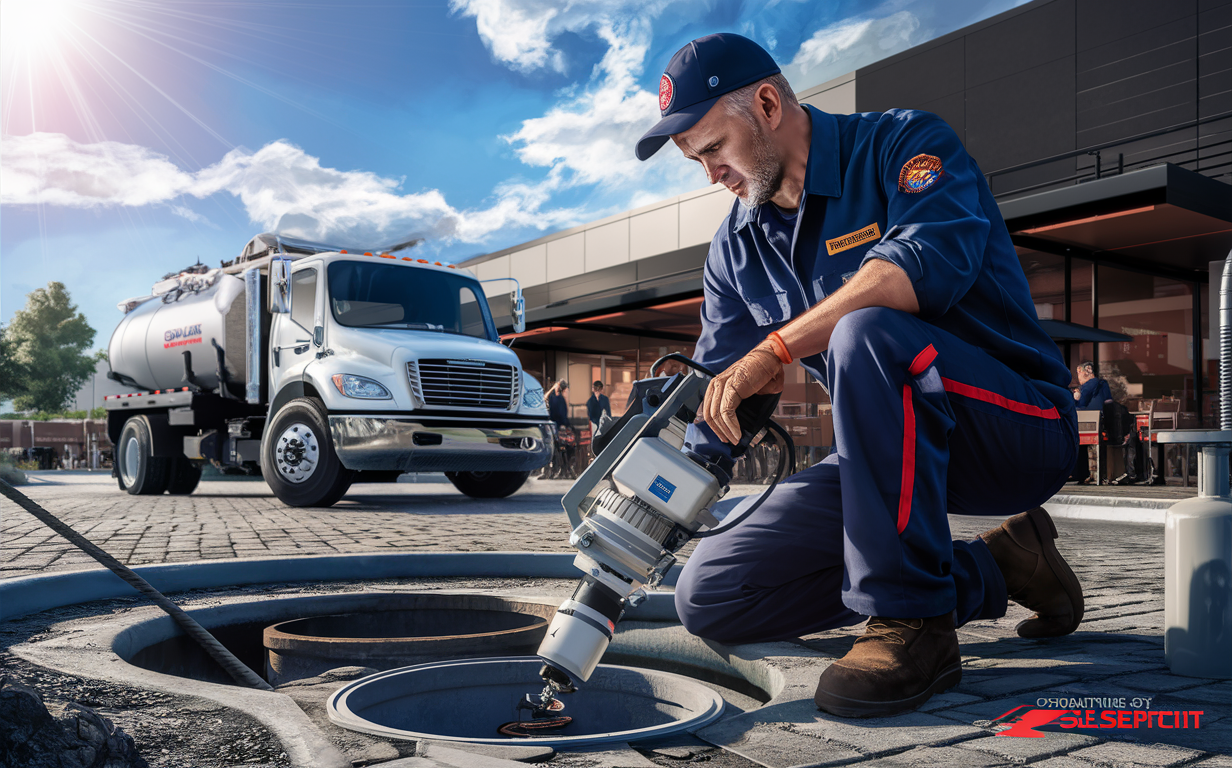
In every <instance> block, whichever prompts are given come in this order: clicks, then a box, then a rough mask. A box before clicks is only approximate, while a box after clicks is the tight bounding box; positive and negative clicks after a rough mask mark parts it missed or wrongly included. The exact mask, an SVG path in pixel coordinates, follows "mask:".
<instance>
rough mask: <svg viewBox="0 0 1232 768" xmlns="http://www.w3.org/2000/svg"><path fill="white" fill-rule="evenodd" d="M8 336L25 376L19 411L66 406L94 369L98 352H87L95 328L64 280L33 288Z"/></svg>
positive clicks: (18, 397)
mask: <svg viewBox="0 0 1232 768" xmlns="http://www.w3.org/2000/svg"><path fill="white" fill-rule="evenodd" d="M5 336H6V342H8V343H11V344H12V350H13V355H12V358H13V361H14V362H15V363H16V365H18V366H20V367H21V369H22V373H23V374H24V377H25V381H24V382H22V383H23V384H24V387H25V391H24V392H22V393H21V394H18V395H16V396H15V397H14V398H13V404H14V405H15V406H16V407H17V408H18V409H19V410H23V411H31V410H33V411H61V410H64V406H65V405H66V404H67V403H68V401H69V400H70V399H72V397H73V395H74V394H76V393H77V390H78V389H80V388H81V385H82V384H84V383H85V381H86V379H88V378H90V374H91V373H93V372H94V364H95V360H96V356H95V355H90V354H87V353H86V350H88V349H89V348H90V345H92V344H93V343H94V329H93V328H91V327H90V324H89V323H87V322H86V318H85V315H83V314H81V313H80V312H78V311H77V306H76V305H75V304H73V303H72V301H71V300H70V299H69V296H68V291H67V290H65V288H64V284H63V283H57V282H50V283H48V284H47V287H46V288H39V289H37V290H35V291H32V292H31V293H30V294H29V295H28V296H27V297H26V308H25V309H22V310H19V311H18V312H17V313H16V314H14V315H13V322H11V323H10V324H9V327H8V331H7V332H6V333H5Z"/></svg>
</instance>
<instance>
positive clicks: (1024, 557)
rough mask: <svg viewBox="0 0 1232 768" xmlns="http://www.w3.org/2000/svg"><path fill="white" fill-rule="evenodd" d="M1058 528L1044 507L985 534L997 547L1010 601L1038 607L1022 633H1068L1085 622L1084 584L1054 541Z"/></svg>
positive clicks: (1020, 628) (995, 555)
mask: <svg viewBox="0 0 1232 768" xmlns="http://www.w3.org/2000/svg"><path fill="white" fill-rule="evenodd" d="M1056 537H1057V527H1056V526H1055V525H1053V522H1052V518H1051V517H1049V516H1048V513H1047V512H1045V511H1044V509H1043V507H1036V508H1035V509H1032V510H1030V511H1028V512H1023V513H1022V514H1021V515H1014V516H1013V517H1011V518H1010V519H1009V520H1006V521H1005V522H1004V523H1002V524H1001V526H1000V527H999V528H993V529H992V530H991V531H985V532H984V533H981V534H980V538H981V539H983V540H984V543H985V544H987V545H988V549H989V550H991V551H992V556H993V558H995V559H996V561H997V566H998V567H999V568H1000V569H1001V575H1002V576H1004V577H1005V588H1006V591H1008V592H1009V596H1010V599H1011V600H1013V601H1014V602H1016V603H1018V604H1019V605H1021V606H1023V607H1024V608H1028V609H1030V610H1032V611H1035V615H1034V616H1032V617H1031V618H1029V619H1024V620H1022V621H1020V622H1018V626H1017V627H1016V629H1017V631H1018V636H1019V637H1027V638H1032V637H1058V636H1060V635H1068V634H1069V633H1070V632H1073V631H1074V630H1075V629H1077V628H1078V624H1079V623H1080V622H1081V621H1082V611H1083V600H1082V585H1081V584H1079V583H1078V577H1077V576H1075V575H1074V572H1073V570H1072V569H1071V568H1070V567H1069V564H1068V563H1066V562H1065V558H1063V557H1061V553H1060V552H1058V551H1057V545H1056V544H1055V543H1054V542H1053V539H1055V538H1056Z"/></svg>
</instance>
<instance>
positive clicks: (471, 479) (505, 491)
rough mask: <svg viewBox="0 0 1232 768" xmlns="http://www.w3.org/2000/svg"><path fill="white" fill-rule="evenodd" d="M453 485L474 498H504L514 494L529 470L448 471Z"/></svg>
mask: <svg viewBox="0 0 1232 768" xmlns="http://www.w3.org/2000/svg"><path fill="white" fill-rule="evenodd" d="M445 477H447V478H449V482H451V483H453V487H454V488H457V489H458V490H459V491H462V493H465V494H466V495H467V496H470V497H471V498H472V499H503V498H505V497H506V496H511V495H513V494H514V493H515V492H516V491H517V490H518V489H519V488H521V487H522V484H523V483H525V482H526V478H528V477H530V473H529V472H446V473H445Z"/></svg>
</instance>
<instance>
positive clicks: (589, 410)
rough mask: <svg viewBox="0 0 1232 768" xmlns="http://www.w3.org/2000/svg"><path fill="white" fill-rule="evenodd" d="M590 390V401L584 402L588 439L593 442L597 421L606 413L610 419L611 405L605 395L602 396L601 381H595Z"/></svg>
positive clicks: (596, 431) (596, 432) (597, 425)
mask: <svg viewBox="0 0 1232 768" xmlns="http://www.w3.org/2000/svg"><path fill="white" fill-rule="evenodd" d="M590 390H591V391H590V399H589V400H587V401H586V418H588V419H590V439H591V440H592V441H593V440H594V439H595V435H597V434H599V421H600V420H601V419H602V418H603V414H605V413H606V414H607V415H608V418H611V416H612V403H611V401H610V400H608V399H607V395H605V394H603V382H602V381H596V382H595V383H594V384H592V385H591V387H590Z"/></svg>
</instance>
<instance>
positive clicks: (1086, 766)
mask: <svg viewBox="0 0 1232 768" xmlns="http://www.w3.org/2000/svg"><path fill="white" fill-rule="evenodd" d="M1031 768H1091V764H1090V763H1085V762H1083V761H1081V760H1075V759H1074V758H1072V757H1065V756H1064V755H1062V756H1060V757H1050V758H1048V759H1047V760H1041V761H1039V762H1038V763H1031Z"/></svg>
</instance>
